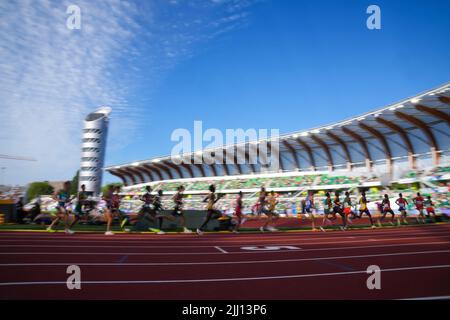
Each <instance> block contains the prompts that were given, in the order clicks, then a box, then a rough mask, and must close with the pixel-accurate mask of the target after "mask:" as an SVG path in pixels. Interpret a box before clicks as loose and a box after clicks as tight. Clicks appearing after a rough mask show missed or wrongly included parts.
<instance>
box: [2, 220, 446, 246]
mask: <svg viewBox="0 0 450 320" xmlns="http://www.w3.org/2000/svg"><path fill="white" fill-rule="evenodd" d="M446 226H450V223H449V224H447V225H446ZM442 229H447V230H446V231H445V230H442ZM414 230H418V231H421V232H419V233H416V234H423V233H424V231H426V230H428V231H432V230H436V232H439V231H441V232H444V233H445V232H450V227H449V228H442V226H436V225H434V226H433V225H432V226H417V227H411V228H408V229H405V228H398V227H393V229H392V230H386V229H384V228H378V229H375V230H372V229H364V230H348V231H346V232H345V233H344V232H342V231H332V230H330V232H329V233H335V237H333V238H340V237H346V235H345V234H348V235H347V237H348V236H350V233H351V235H352V236H357V235H361V236H364V235H366V234H370V235H371V236H373V235H374V234H377V235H381V234H386V235H391V234H397V235H398V234H411V231H414ZM9 235H13V236H16V237H14V238H12V237H10V236H9ZM52 235H53V234H47V235H45V236H43V235H40V234H39V235H37V234H36V233H30V234H20V233H18V232H16V233H9V234H2V232H1V231H0V241H2V240H6V241H7V240H9V239H23V240H28V239H24V238H30V240H40V239H41V240H53V239H59V240H66V239H68V238H73V237H77V236H80V237H79V238H78V239H80V240H81V239H83V240H90V239H92V240H100V239H103V240H100V241H122V240H135V241H138V240H152V239H158V240H161V239H163V236H155V235H154V234H153V233H152V234H150V233H149V234H148V235H145V236H142V234H117V235H118V237H117V238H115V239H109V240H104V236H103V235H102V234H98V233H97V234H90V235H86V234H83V233H76V234H75V235H65V234H63V232H58V235H56V236H52ZM207 235H208V236H209V237H219V236H226V237H228V236H229V237H230V238H231V236H232V238H233V239H236V238H237V237H240V238H241V240H242V239H246V238H251V237H255V238H261V237H264V234H261V233H249V234H240V235H237V236H236V235H232V234H231V233H221V234H215V233H210V234H207ZM266 235H267V233H266ZM311 235H314V233H312V232H309V231H308V232H298V233H295V232H287V231H286V232H282V233H271V234H270V237H268V238H270V239H272V238H273V237H280V238H283V237H286V238H288V237H293V236H297V237H296V238H298V237H308V236H311ZM60 236H62V237H66V238H65V239H61V237H60ZM88 236H92V237H88ZM167 236H168V237H171V238H172V239H174V240H175V237H177V238H176V239H183V240H185V239H186V238H187V237H192V235H187V236H183V235H182V234H168V235H165V236H164V237H167ZM313 237H314V238H316V237H317V238H319V237H320V236H313ZM174 240H169V241H174ZM209 240H210V239H205V242H207V241H209ZM236 240H237V239H236Z"/></svg>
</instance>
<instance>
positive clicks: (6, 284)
mask: <svg viewBox="0 0 450 320" xmlns="http://www.w3.org/2000/svg"><path fill="white" fill-rule="evenodd" d="M446 268H450V265H448V264H445V265H434V266H419V267H405V268H391V269H382V270H381V272H396V271H409V270H426V269H446ZM354 274H365V275H367V270H361V271H344V272H330V273H312V274H294V275H289V276H269V277H249V278H218V279H178V280H129V281H127V280H113V281H83V285H87V284H152V283H175V284H176V283H201V282H230V281H258V280H277V279H278V280H281V279H296V278H313V277H332V276H345V275H354ZM56 284H62V285H66V284H67V283H66V281H29V282H3V283H0V287H8V286H29V285H56Z"/></svg>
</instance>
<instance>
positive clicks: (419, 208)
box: [413, 192, 425, 223]
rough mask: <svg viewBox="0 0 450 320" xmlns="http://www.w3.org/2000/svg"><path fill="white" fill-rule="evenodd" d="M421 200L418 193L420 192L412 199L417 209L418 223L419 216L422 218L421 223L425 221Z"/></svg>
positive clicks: (422, 200)
mask: <svg viewBox="0 0 450 320" xmlns="http://www.w3.org/2000/svg"><path fill="white" fill-rule="evenodd" d="M423 202H424V199H423V197H422V196H421V195H420V192H417V197H415V198H414V199H413V203H414V204H415V206H416V209H417V211H419V216H418V217H417V222H418V223H420V218H422V223H425V215H424V214H423Z"/></svg>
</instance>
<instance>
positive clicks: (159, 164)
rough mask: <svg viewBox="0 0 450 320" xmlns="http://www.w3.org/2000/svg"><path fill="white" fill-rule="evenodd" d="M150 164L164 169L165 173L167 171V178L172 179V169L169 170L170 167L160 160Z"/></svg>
mask: <svg viewBox="0 0 450 320" xmlns="http://www.w3.org/2000/svg"><path fill="white" fill-rule="evenodd" d="M152 166H154V167H156V168H158V169H160V170H162V171H164V172H165V173H167V175H168V176H169V179H173V174H172V171H171V170H170V167H168V166H166V165H164V164H162V163H160V162H155V163H152Z"/></svg>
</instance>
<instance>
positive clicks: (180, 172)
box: [163, 160, 184, 179]
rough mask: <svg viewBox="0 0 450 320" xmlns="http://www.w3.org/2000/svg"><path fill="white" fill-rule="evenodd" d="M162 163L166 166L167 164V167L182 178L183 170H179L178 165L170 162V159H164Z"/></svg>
mask: <svg viewBox="0 0 450 320" xmlns="http://www.w3.org/2000/svg"><path fill="white" fill-rule="evenodd" d="M163 163H164V164H165V165H166V166H168V167H170V168H172V169H174V170H175V171H176V172H177V173H178V176H179V178H180V179H184V174H183V171H181V169H180V166H178V165H176V164H174V163H173V162H172V160H166V161H164V162H163Z"/></svg>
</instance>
